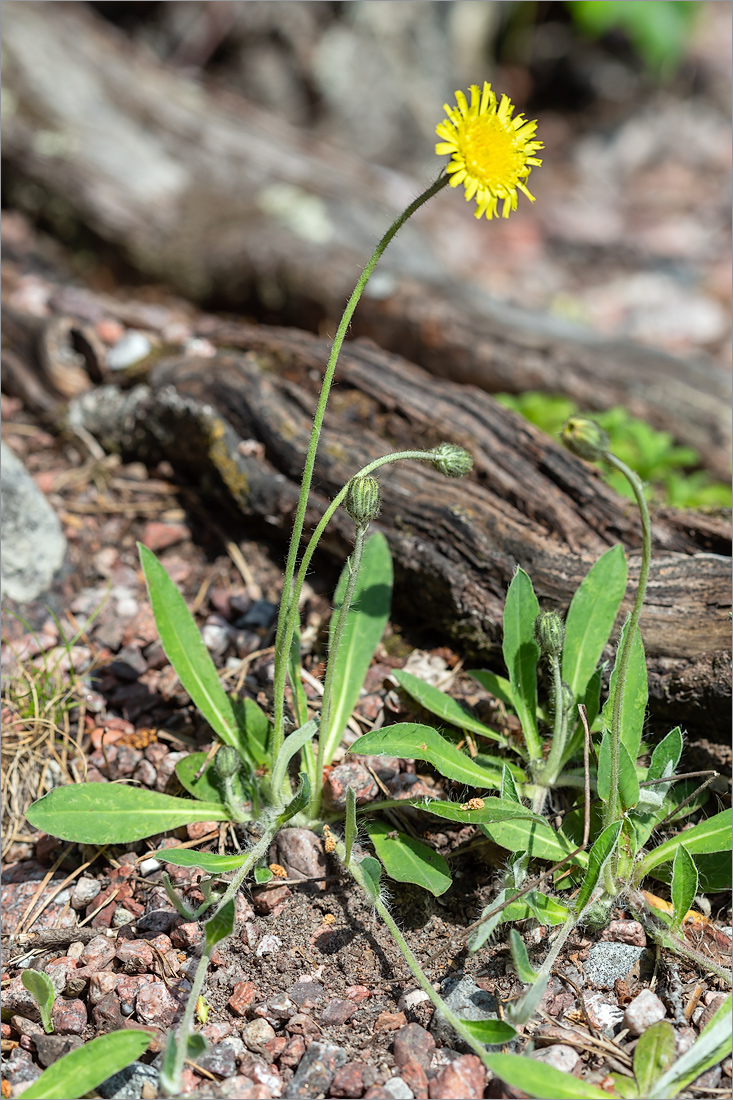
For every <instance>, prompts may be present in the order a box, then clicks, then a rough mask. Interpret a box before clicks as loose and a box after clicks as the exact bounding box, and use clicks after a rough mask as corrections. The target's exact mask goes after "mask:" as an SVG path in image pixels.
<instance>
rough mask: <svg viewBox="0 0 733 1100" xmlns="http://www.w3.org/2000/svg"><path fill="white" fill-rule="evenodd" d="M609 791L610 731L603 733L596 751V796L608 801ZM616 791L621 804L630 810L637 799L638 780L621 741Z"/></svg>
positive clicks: (632, 763)
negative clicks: (598, 748)
mask: <svg viewBox="0 0 733 1100" xmlns="http://www.w3.org/2000/svg"><path fill="white" fill-rule="evenodd" d="M610 793H611V731H610V730H607V731H606V732H605V733H604V735H603V740H602V741H601V747H600V750H599V752H598V797H599V798H602V799H603V801H604V802H608V799H609V798H610ZM618 793H619V797H620V799H621V805H622V806H623V808H624V809H625V810H630V809H632V808H633V807H634V806H636V804H637V802H638V801H639V780H638V779H637V776H636V768H635V766H634V762H633V760H632V759H631V757H630V756H629V754H628V752H627V751H626V746H625V745H624V744H623V742H622V743H621V744H620V745H619V759H618Z"/></svg>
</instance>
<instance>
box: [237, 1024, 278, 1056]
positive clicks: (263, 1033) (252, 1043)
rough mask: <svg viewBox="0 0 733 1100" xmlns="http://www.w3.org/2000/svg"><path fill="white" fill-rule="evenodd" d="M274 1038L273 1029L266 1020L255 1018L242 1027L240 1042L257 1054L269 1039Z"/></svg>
mask: <svg viewBox="0 0 733 1100" xmlns="http://www.w3.org/2000/svg"><path fill="white" fill-rule="evenodd" d="M274 1038H275V1029H274V1027H272V1025H271V1024H268V1022H267V1020H262V1019H257V1020H252V1021H251V1022H250V1023H248V1024H245V1025H244V1027H243V1028H242V1042H243V1043H244V1045H245V1046H246V1047H247V1048H248V1049H249V1050H252V1051H254V1052H255V1054H258V1053H259V1052H260V1051H261V1050H262V1049H263V1048H264V1046H265V1043H268V1042H269V1041H270V1039H274Z"/></svg>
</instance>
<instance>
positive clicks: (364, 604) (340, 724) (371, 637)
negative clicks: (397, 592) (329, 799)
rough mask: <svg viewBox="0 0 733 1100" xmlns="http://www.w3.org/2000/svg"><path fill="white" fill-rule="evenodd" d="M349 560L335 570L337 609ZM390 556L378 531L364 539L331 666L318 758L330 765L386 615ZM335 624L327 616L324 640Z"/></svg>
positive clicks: (388, 595) (389, 589) (390, 581)
mask: <svg viewBox="0 0 733 1100" xmlns="http://www.w3.org/2000/svg"><path fill="white" fill-rule="evenodd" d="M348 569H349V563H347V565H346V567H345V569H344V572H343V573H342V574H341V579H340V580H339V583H338V587H337V589H336V595H335V598H334V604H335V609H336V611H338V610H339V609H340V607H341V603H342V601H343V598H344V593H345V591H346V584H347V581H348ZM392 576H393V571H392V555H391V554H390V552H389V546H388V545H387V540H386V538H385V537H384V535H383V534H381V532H377V533H376V534H374V535H372V536H371V537H370V538H368V539H367V541H366V543H365V544H364V551H363V554H362V558H361V568H360V569H359V577H358V580H357V582H356V590H355V592H354V598H353V600H352V605H351V608H350V610H349V613H348V615H347V618H346V625H345V626H344V631H343V634H342V636H341V645H340V646H339V652H338V655H337V657H336V667H335V669H334V676H333V685H332V696H331V716H330V728H329V732H328V744H327V745H326V751H325V756H324V763H326V764H330V763H331V760H332V759H333V754H334V752H335V751H336V747H337V746H338V744H339V742H340V741H341V737H342V736H343V732H344V730H345V729H346V723H347V722H348V720H349V718H350V717H351V712H352V711H353V709H354V707H355V706H356V703H357V700H358V698H359V694H360V692H361V689H362V686H363V684H364V677H365V676H366V674H367V670H368V668H369V665H370V664H371V661H372V657H373V656H374V650H375V649H376V648H377V646H378V645H379V643H380V641H381V639H382V634H383V633H384V628H385V626H386V625H387V620H388V619H389V612H390V607H391V605H392ZM335 624H336V618H335V614H334V616H332V618H331V627H330V635H329V641H331V640H332V639H333V631H334V628H335Z"/></svg>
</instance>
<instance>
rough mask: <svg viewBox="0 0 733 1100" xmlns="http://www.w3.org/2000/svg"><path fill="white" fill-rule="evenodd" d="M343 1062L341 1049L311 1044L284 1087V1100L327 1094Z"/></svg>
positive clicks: (323, 1044)
mask: <svg viewBox="0 0 733 1100" xmlns="http://www.w3.org/2000/svg"><path fill="white" fill-rule="evenodd" d="M245 1041H246V1040H245ZM345 1061H346V1051H345V1050H342V1049H341V1047H337V1046H333V1045H332V1044H331V1043H318V1042H313V1043H311V1045H310V1046H309V1047H308V1049H307V1051H306V1052H305V1054H304V1055H303V1057H302V1058H301V1060H300V1065H299V1066H298V1068H297V1070H296V1071H295V1074H294V1075H293V1077H292V1078H291V1079H290V1081H288V1083H287V1085H286V1086H285V1089H284V1091H283V1098H284V1100H301V1098H302V1100H307V1098H308V1097H311V1096H319V1095H321V1094H323V1093H326V1092H328V1089H329V1086H330V1084H331V1082H332V1081H333V1075H334V1074H335V1072H336V1070H337V1069H338V1068H339V1066H342V1065H343V1064H344V1062H345Z"/></svg>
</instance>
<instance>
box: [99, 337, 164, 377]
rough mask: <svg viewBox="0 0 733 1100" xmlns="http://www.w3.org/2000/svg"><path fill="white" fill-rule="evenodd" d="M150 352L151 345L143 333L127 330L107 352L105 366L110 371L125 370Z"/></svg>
mask: <svg viewBox="0 0 733 1100" xmlns="http://www.w3.org/2000/svg"><path fill="white" fill-rule="evenodd" d="M152 350H153V345H152V344H151V343H150V340H148V338H147V336H146V335H145V334H144V333H142V332H137V331H136V330H135V329H128V331H127V332H126V333H125V335H124V336H122V337H121V338H120V339H119V340H118V341H117V343H116V344H115V346H114V347H113V348H110V350H109V351H108V352H107V366H108V367H109V369H110V370H125V369H126V368H127V367H130V366H132V364H133V363H139V362H140V360H141V359H145V358H146V357H147V356H148V355H150V352H151V351H152Z"/></svg>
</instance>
